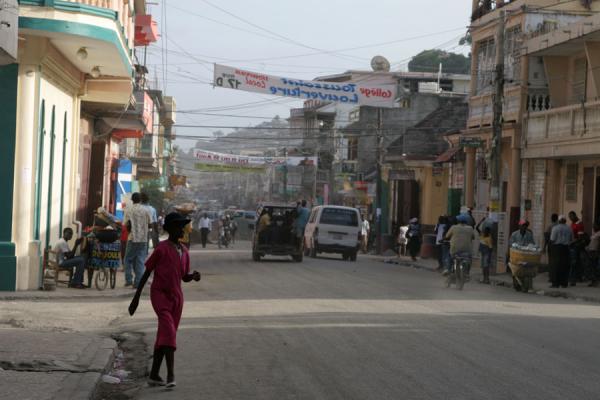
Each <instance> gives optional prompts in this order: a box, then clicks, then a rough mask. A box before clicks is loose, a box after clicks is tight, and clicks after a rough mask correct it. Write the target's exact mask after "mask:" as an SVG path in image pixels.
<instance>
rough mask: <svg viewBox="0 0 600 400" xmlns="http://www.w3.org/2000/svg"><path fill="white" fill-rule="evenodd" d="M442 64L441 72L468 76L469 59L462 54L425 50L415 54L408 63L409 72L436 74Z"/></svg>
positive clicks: (469, 68) (469, 69)
mask: <svg viewBox="0 0 600 400" xmlns="http://www.w3.org/2000/svg"><path fill="white" fill-rule="evenodd" d="M440 63H441V64H442V71H443V72H448V73H452V74H469V73H470V71H471V57H470V56H469V57H465V56H463V55H462V54H457V53H448V52H445V51H442V50H436V49H433V50H425V51H422V52H420V53H419V54H417V55H416V56H414V57H413V58H412V60H410V62H409V63H408V70H409V71H410V72H437V71H438V70H439V68H440Z"/></svg>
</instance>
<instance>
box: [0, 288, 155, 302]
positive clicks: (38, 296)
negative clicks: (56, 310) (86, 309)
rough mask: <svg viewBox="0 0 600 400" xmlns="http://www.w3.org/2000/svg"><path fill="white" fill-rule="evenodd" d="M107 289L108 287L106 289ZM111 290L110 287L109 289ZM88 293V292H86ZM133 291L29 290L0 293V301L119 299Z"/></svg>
mask: <svg viewBox="0 0 600 400" xmlns="http://www.w3.org/2000/svg"><path fill="white" fill-rule="evenodd" d="M86 290H90V291H92V290H95V289H86ZM107 290H109V289H107ZM110 290H112V289H110ZM144 292H145V290H144ZM17 293H23V292H17ZM87 293H90V292H87ZM134 293H135V291H134V290H131V292H123V293H116V294H105V295H101V294H90V295H86V294H85V293H82V294H74V295H67V294H64V295H63V294H61V295H56V296H53V295H51V294H44V292H43V291H39V292H31V294H29V293H26V294H17V295H16V294H14V293H11V294H5V295H3V294H0V301H19V300H23V301H42V300H72V299H82V300H83V299H85V300H87V299H90V300H102V299H120V298H129V297H132V296H133V294H134Z"/></svg>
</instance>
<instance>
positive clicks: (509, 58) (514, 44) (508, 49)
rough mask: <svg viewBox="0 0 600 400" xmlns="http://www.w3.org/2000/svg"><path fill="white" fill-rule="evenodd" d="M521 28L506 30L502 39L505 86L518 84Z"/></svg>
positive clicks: (518, 26)
mask: <svg viewBox="0 0 600 400" xmlns="http://www.w3.org/2000/svg"><path fill="white" fill-rule="evenodd" d="M520 38H521V26H520V25H517V26H515V27H512V28H510V29H507V30H506V34H505V37H504V78H505V80H506V83H507V84H512V83H518V81H519V79H520V75H521V46H520V43H519V40H520Z"/></svg>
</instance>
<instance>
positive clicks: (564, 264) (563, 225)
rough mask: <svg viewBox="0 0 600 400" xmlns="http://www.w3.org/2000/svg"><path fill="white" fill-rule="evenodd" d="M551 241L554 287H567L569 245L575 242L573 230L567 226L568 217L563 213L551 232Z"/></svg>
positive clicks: (551, 266)
mask: <svg viewBox="0 0 600 400" xmlns="http://www.w3.org/2000/svg"><path fill="white" fill-rule="evenodd" d="M550 242H551V246H552V251H551V254H552V259H551V260H550V268H553V269H554V271H553V272H552V278H553V281H552V286H551V287H552V288H558V287H559V286H560V287H563V288H566V287H567V285H568V283H569V271H570V269H571V268H570V267H571V265H570V261H569V246H570V245H571V243H572V242H573V231H572V230H571V228H569V227H568V226H567V219H566V218H565V217H564V216H563V215H561V216H559V217H558V224H557V225H556V226H555V227H554V228H552V232H551V234H550Z"/></svg>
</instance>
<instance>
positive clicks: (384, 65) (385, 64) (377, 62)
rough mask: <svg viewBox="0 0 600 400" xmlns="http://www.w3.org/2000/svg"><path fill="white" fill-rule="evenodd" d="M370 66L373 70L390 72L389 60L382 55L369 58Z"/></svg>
mask: <svg viewBox="0 0 600 400" xmlns="http://www.w3.org/2000/svg"><path fill="white" fill-rule="evenodd" d="M371 68H373V71H375V72H390V62H389V61H388V60H387V59H386V58H385V57H383V56H375V57H373V59H371Z"/></svg>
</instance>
